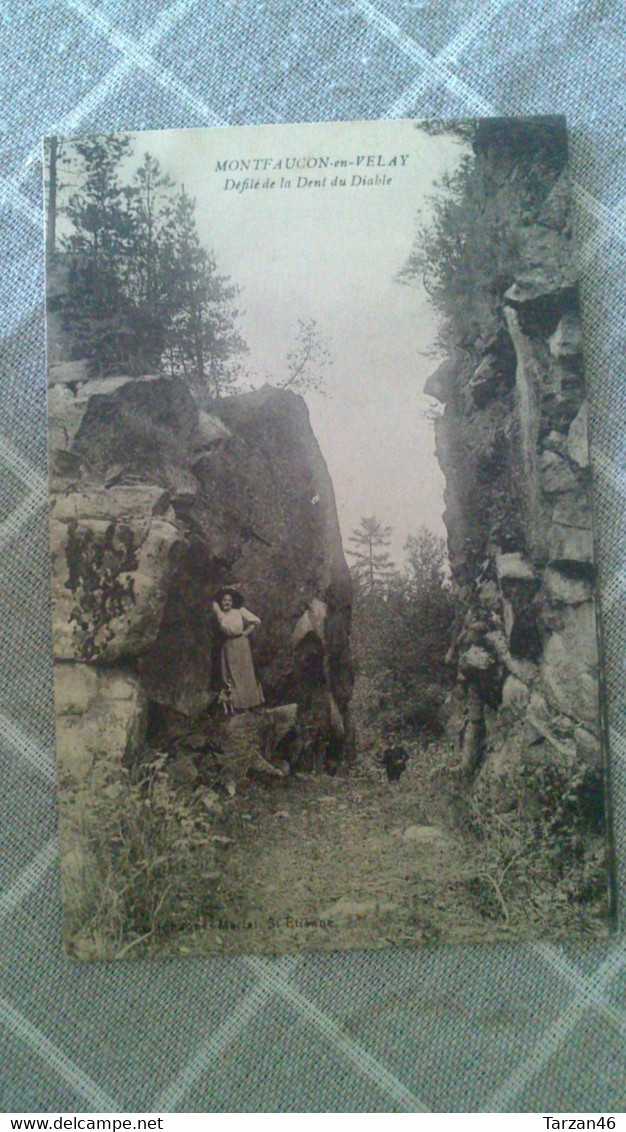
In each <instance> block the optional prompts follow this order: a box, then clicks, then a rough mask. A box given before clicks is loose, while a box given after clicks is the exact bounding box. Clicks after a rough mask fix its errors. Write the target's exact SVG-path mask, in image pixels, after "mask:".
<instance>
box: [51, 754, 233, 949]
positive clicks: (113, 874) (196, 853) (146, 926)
mask: <svg viewBox="0 0 626 1132" xmlns="http://www.w3.org/2000/svg"><path fill="white" fill-rule="evenodd" d="M167 759H168V756H167V755H166V754H161V753H153V754H152V758H151V761H150V762H149V764H147V765H146V764H144V765H143V766H142V767H139V768H136V769H133V770H130V769H128V768H122V769H121V775H122V779H121V781H119V782H113V783H109V784H108V785H105V786H103V787H101V788H100V789H99V790H98V791H97V792H96V791H94V794H95V796H96V797H97V802H95V803H94V805H93V807H92V808H91V809H90V813H89V827H88V830H82V831H78V832H77V833H76V834H75V837H76V838H78V841H79V843H83V844H85V842H87V844H88V851H89V853H90V857H91V861H92V867H91V868H90V869H89V872H88V875H87V876H86V877H85V878H84V891H86V892H87V893H88V894H89V897H90V905H91V907H90V914H89V916H88V918H87V922H86V923H85V922H84V921H83V922H82V923H80V924H78V925H77V926H76V929H77V930H76V933H73V934H77V935H80V937H81V938H83V939H85V940H87V941H91V943H92V945H95V946H96V947H100V948H101V949H102V951H103V953H106V954H107V955H111V953H113V954H115V955H116V956H118V957H120V956H122V955H124V954H126V953H127V952H128V951H130V950H131V948H134V947H136V946H139V945H142V944H143V945H144V946H149V945H151V944H154V943H157V942H161V943H162V942H163V941H164V940H165V939H167V938H168V937H169V936H170V935H171V934H173V933H176V932H180V931H182V930H185V931H192V930H194V929H195V928H199V927H201V926H202V924H203V923H204V922H205V921H206V920H207V919H208V918H209V917H210V916H211V914H212V913H214V911H215V910H216V907H217V903H216V897H215V891H216V886H217V879H218V878H217V870H216V868H215V861H214V854H213V852H212V847H211V846H212V843H211V835H212V833H213V828H212V824H211V816H210V814H209V813H208V812H207V811H206V809H205V808H204V807H203V806H202V805H201V804H200V803H199V802H198V801H196V800H194V799H190V798H188V797H187V796H185V795H184V794H183V793H182V792H180V791H177V790H176V789H175V787H174V786H173V785H172V783H171V781H170V778H169V776H168V774H167V769H166V764H167ZM81 898H82V894H81Z"/></svg>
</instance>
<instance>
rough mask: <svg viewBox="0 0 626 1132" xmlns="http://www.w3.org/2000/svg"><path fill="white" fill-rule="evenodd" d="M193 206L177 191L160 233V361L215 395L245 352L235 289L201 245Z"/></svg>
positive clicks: (227, 386) (231, 381)
mask: <svg viewBox="0 0 626 1132" xmlns="http://www.w3.org/2000/svg"><path fill="white" fill-rule="evenodd" d="M194 211H195V202H194V201H193V200H192V199H191V198H190V197H189V196H188V195H187V194H186V192H185V190H184V188H183V189H181V191H180V193H179V194H178V195H177V197H176V198H175V201H174V206H173V209H172V211H171V214H170V216H169V220H168V223H167V226H166V229H165V234H166V240H165V243H164V249H163V287H164V289H165V292H166V294H167V296H168V302H169V308H170V309H169V332H168V335H167V338H166V342H165V357H166V359H167V364H168V366H169V368H170V371H171V372H172V374H174V375H182V376H184V377H186V378H187V379H188V380H190V381H191V382H192V383H193V384H194V385H195V386H196V387H197V388H199V389H201V388H202V387H203V386H204V387H206V386H207V385H208V388H209V390H210V392H211V394H212V395H213V396H215V397H220V396H222V395H223V394H225V393H228V392H230V391H232V387H233V386H234V385H235V384H236V381H237V377H238V374H239V370H238V367H237V366H236V364H233V359H236V358H237V357H238V356H239V355H241V354H242V353H244V352H245V351H246V350H247V347H246V344H245V342H244V341H243V338H242V337H241V335H240V333H239V331H238V330H237V325H236V323H237V319H238V317H239V314H240V311H239V310H238V309H237V307H236V306H234V305H233V304H234V302H235V300H236V298H237V296H238V295H239V288H238V287H237V286H235V285H234V284H232V283H231V282H230V280H229V279H228V277H227V276H225V275H220V274H219V273H218V271H217V264H216V261H215V258H214V256H213V254H212V253H211V252H209V251H208V250H207V249H206V248H204V247H203V246H202V244H201V243H200V238H199V236H198V231H197V228H196V222H195V216H194Z"/></svg>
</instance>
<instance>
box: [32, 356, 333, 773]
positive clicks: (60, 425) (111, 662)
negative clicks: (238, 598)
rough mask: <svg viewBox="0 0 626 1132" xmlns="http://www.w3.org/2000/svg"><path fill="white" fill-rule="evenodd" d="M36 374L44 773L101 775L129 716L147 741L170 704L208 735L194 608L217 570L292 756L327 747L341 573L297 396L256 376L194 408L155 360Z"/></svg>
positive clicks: (214, 585)
mask: <svg viewBox="0 0 626 1132" xmlns="http://www.w3.org/2000/svg"><path fill="white" fill-rule="evenodd" d="M51 378H52V385H51V388H50V399H49V409H50V424H51V428H50V436H51V452H50V460H51V477H52V479H51V482H52V494H51V524H50V525H51V546H52V591H53V633H54V653H55V661H56V687H57V696H58V702H59V703H62V704H63V710H62V712H60V713H59V715H58V727H57V739H58V745H59V759H60V765H61V768H62V772H67V773H69V774H70V776H71V777H72V778H73V779H74V780H75V784H76V782H78V781H79V780H80V781H81V782H84V781H86V778H88V777H89V774H90V773H91V771H93V770H94V768H95V767H96V764H97V765H98V766H99V767H100V771H99V772H98V773H99V774H100V777H102V774H103V773H104V777H105V778H106V767H107V766H108V767H109V771H110V772H111V773H112V774H113V773H114V767H115V765H119V763H120V761H121V760H122V758H124V757H125V756H128V755H129V754H132V753H133V752H135V753H137V752H140V751H141V749H142V747H143V744H144V742H145V736H146V728H150V729H151V734H152V736H153V738H154V737H155V736H156V738H157V739H159V740H162V741H165V740H166V739H167V735H168V734H169V731H168V728H170V725H171V723H172V720H175V721H177V727H178V730H179V731H180V730H181V727H182V729H184V726H185V723H184V721H185V720H187V724H186V727H187V730H189V729H190V727H191V728H192V729H193V721H196V723H197V720H198V719H199V718H200V717H201V718H202V720H203V724H202V725H203V727H204V729H205V732H206V733H207V734H210V733H211V731H213V732H214V735H215V737H216V738H215V742H216V745H217V746H219V745H220V744H221V745H222V746H223V745H224V742H225V741H226V739H225V735H224V719H223V718H222V714H223V713H222V710H221V707H220V706H219V705H218V704H217V702H216V701H217V696H218V692H219V681H218V680H217V679H216V672H217V661H218V658H219V649H220V639H219V636H218V631H217V625H216V622H215V619H214V616H213V614H212V601H213V598H214V595H215V592H216V590H217V589H218V587H219V586H220V585H221V584H223V583H224V582H235V583H237V584H238V585H239V586H240V587H241V590H242V593H243V595H244V598H245V603H246V605H247V606H248V607H249V608H250V609H252V610H253V611H254V612H255V613H256V614H257V615H258V616H259V617H260V619H261V622H262V624H261V627H260V628H259V629H258V630H257V632H256V634H255V637H254V639H253V652H254V661H255V668H256V672H257V676H258V678H259V680H260V682H261V684H262V687H263V690H264V693H265V697H266V701H267V704H268V706H269V707H270V708H274V707H275V708H277V709H278V708H280V709H281V710H282V711H283V713H284V708H281V705H286V704H293V705H296V708H295V709H294V710H292V711H291V713H289V712H288V713H287V714H288V715H289V719H290V725H291V731H292V733H293V730H294V726H295V725H296V720H297V734H296V736H295V737H294V736H293V734H292V739H293V742H292V744H291V757H292V759H293V760H294V762H298V761H300V762H301V763H302V764H303V765H308V766H315V768H317V769H323V768H324V767H325V766H327V765H329V764H330V763H334V764H337V763H338V762H340V761H341V759H342V758H343V757H345V755H346V753H349V751H350V747H351V728H350V720H349V701H350V694H351V680H352V676H351V663H350V647H349V632H350V610H351V585H350V576H349V572H348V569H347V566H346V563H345V560H344V557H343V551H342V547H341V539H340V534H339V527H338V522H337V516H336V510H335V502H334V495H333V489H332V484H331V481H330V478H329V475H328V472H327V469H326V466H325V463H324V460H323V457H322V455H321V453H320V450H319V447H318V445H317V442H316V440H315V437H314V435H313V433H312V430H311V427H310V423H309V419H308V412H307V409H306V406H305V404H304V402H303V400H302V399H301V398H300V397H298V396H296V395H294V394H292V393H289V392H286V391H279V390H274V389H271V388H269V387H266V388H264V389H262V390H260V391H259V392H255V393H249V394H243V395H241V396H240V397H236V398H231V399H228V400H225V401H223V402H221V403H220V406H219V414H218V413H217V412H216V413H215V414H210V413H207V412H205V411H202V410H200V409H199V408H198V407H197V405H196V402H195V400H194V398H193V397H192V395H191V394H190V392H189V391H188V389H187V388H186V387H185V385H184V384H183V383H182V382H180V381H176V380H173V379H169V378H166V377H162V376H155V377H144V378H139V379H138V378H126V377H119V378H111V379H108V380H106V381H86V380H84V378H83V379H81V378H80V377H77V375H76V371H75V366H74V365H70V367H69V368H64V365H63V364H62V363H59V364H58V365H56V366H54V367H53V368H52V370H51ZM278 716H280V711H279V712H278ZM277 718H278V717H277ZM281 718H282V717H281ZM181 720H182V724H181ZM234 730H236V728H234ZM248 730H250V728H249V729H248ZM252 730H254V728H252ZM278 730H279V731H280V727H279V728H278ZM284 730H285V729H284V728H283V731H284ZM247 741H248V742H249V741H250V736H248V738H247ZM103 767H104V771H103V769H102V768H103ZM77 768H78V769H77Z"/></svg>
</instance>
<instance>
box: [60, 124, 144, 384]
mask: <svg viewBox="0 0 626 1132" xmlns="http://www.w3.org/2000/svg"><path fill="white" fill-rule="evenodd" d="M74 148H75V152H76V155H77V157H78V158H79V159H81V161H82V168H81V174H82V176H81V182H82V183H81V187H80V188H79V189H78V190H77V191H76V192H74V193H73V194H72V196H71V197H70V198H69V201H68V202H67V204H66V207H65V213H66V215H67V217H68V219H69V220H70V221H71V223H72V225H73V230H72V233H71V235H69V236H66V237H65V238H64V240H63V242H62V246H63V250H64V252H65V253H66V254H67V258H68V260H69V264H70V268H69V275H68V293H67V298H66V301H65V304H64V316H65V321H66V323H67V325H68V327H69V328H70V329H71V334H72V338H73V341H74V354H75V356H76V357H79V358H82V357H87V358H89V360H90V362H91V368H92V369H93V370H94V371H96V372H98V373H104V374H106V373H111V372H116V371H117V372H120V371H123V370H124V369H125V368H126V369H127V368H128V365H129V357H128V354H129V347H132V327H131V326H130V325H129V315H130V312H131V303H130V302H129V300H128V298H127V296H126V295H125V293H124V285H123V281H124V275H125V273H126V270H127V263H128V256H129V254H130V251H131V248H132V220H131V217H130V215H129V212H128V208H127V201H126V197H125V194H124V190H123V186H122V184H121V182H120V179H119V164H120V161H121V160H122V158H123V157H125V156H126V155H127V154H128V152H129V150H130V144H129V141H128V139H127V138H124V137H99V138H88V139H85V140H83V141H77V142H76V143H75V147H74Z"/></svg>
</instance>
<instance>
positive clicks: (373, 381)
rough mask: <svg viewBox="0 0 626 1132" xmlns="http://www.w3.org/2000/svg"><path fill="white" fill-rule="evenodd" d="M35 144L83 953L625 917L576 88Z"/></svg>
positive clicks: (56, 590)
mask: <svg viewBox="0 0 626 1132" xmlns="http://www.w3.org/2000/svg"><path fill="white" fill-rule="evenodd" d="M43 165H44V180H45V222H46V224H45V227H46V284H47V362H48V380H49V389H48V409H49V474H50V545H51V582H52V619H53V621H52V630H53V631H52V638H53V651H54V666H55V711H56V746H57V763H58V776H59V814H60V838H61V861H62V893H63V906H64V908H63V910H64V926H65V944H66V948H67V951H68V953H69V955H70V956H71V957H72V958H75V959H79V960H91V959H117V958H126V957H128V958H133V957H137V958H138V957H140V956H150V955H151V956H157V957H158V956H168V955H189V956H194V955H196V956H197V955H206V954H210V953H219V954H222V955H229V954H242V953H247V952H252V953H266V954H272V953H278V952H286V951H295V950H298V951H316V950H327V951H332V950H340V949H347V948H349V949H366V948H399V947H418V946H434V945H439V944H446V943H447V944H452V943H457V944H462V943H476V942H481V941H484V942H490V941H495V940H516V939H568V938H570V937H577V938H585V937H586V938H594V937H596V938H597V937H600V936H604V935H606V934H608V932H609V931H610V930H611V927H612V923H613V917H614V909H613V895H612V893H613V879H612V876H613V870H612V865H611V860H612V856H611V835H610V808H609V793H608V754H607V745H606V729H605V727H604V725H603V718H604V715H603V696H602V674H601V673H602V669H601V650H600V648H599V644H598V642H599V639H600V634H599V609H598V606H597V592H596V571H595V556H594V534H593V517H592V483H591V471H590V458H589V443H588V435H587V400H586V390H585V376H584V367H583V338H582V332H581V324H580V312H579V304H578V290H577V270H576V248H575V238H574V234H573V231H572V220H571V190H570V184H569V179H568V151H567V133H566V127H565V122H564V119H562V118H560V117H542V118H526V119H515V118H491V119H490V118H483V119H475V120H474V119H472V120H470V119H467V120H460V121H447V120H441V121H413V120H401V121H398V120H387V121H361V122H334V123H325V124H297V125H294V124H289V125H276V126H266V127H262V126H255V127H243V126H242V127H232V128H223V129H210V130H209V129H198V130H177V131H154V132H144V133H132V132H131V133H119V134H116V135H106V136H105V135H98V136H82V137H51V138H47V139H46V141H45V145H44V161H43Z"/></svg>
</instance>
